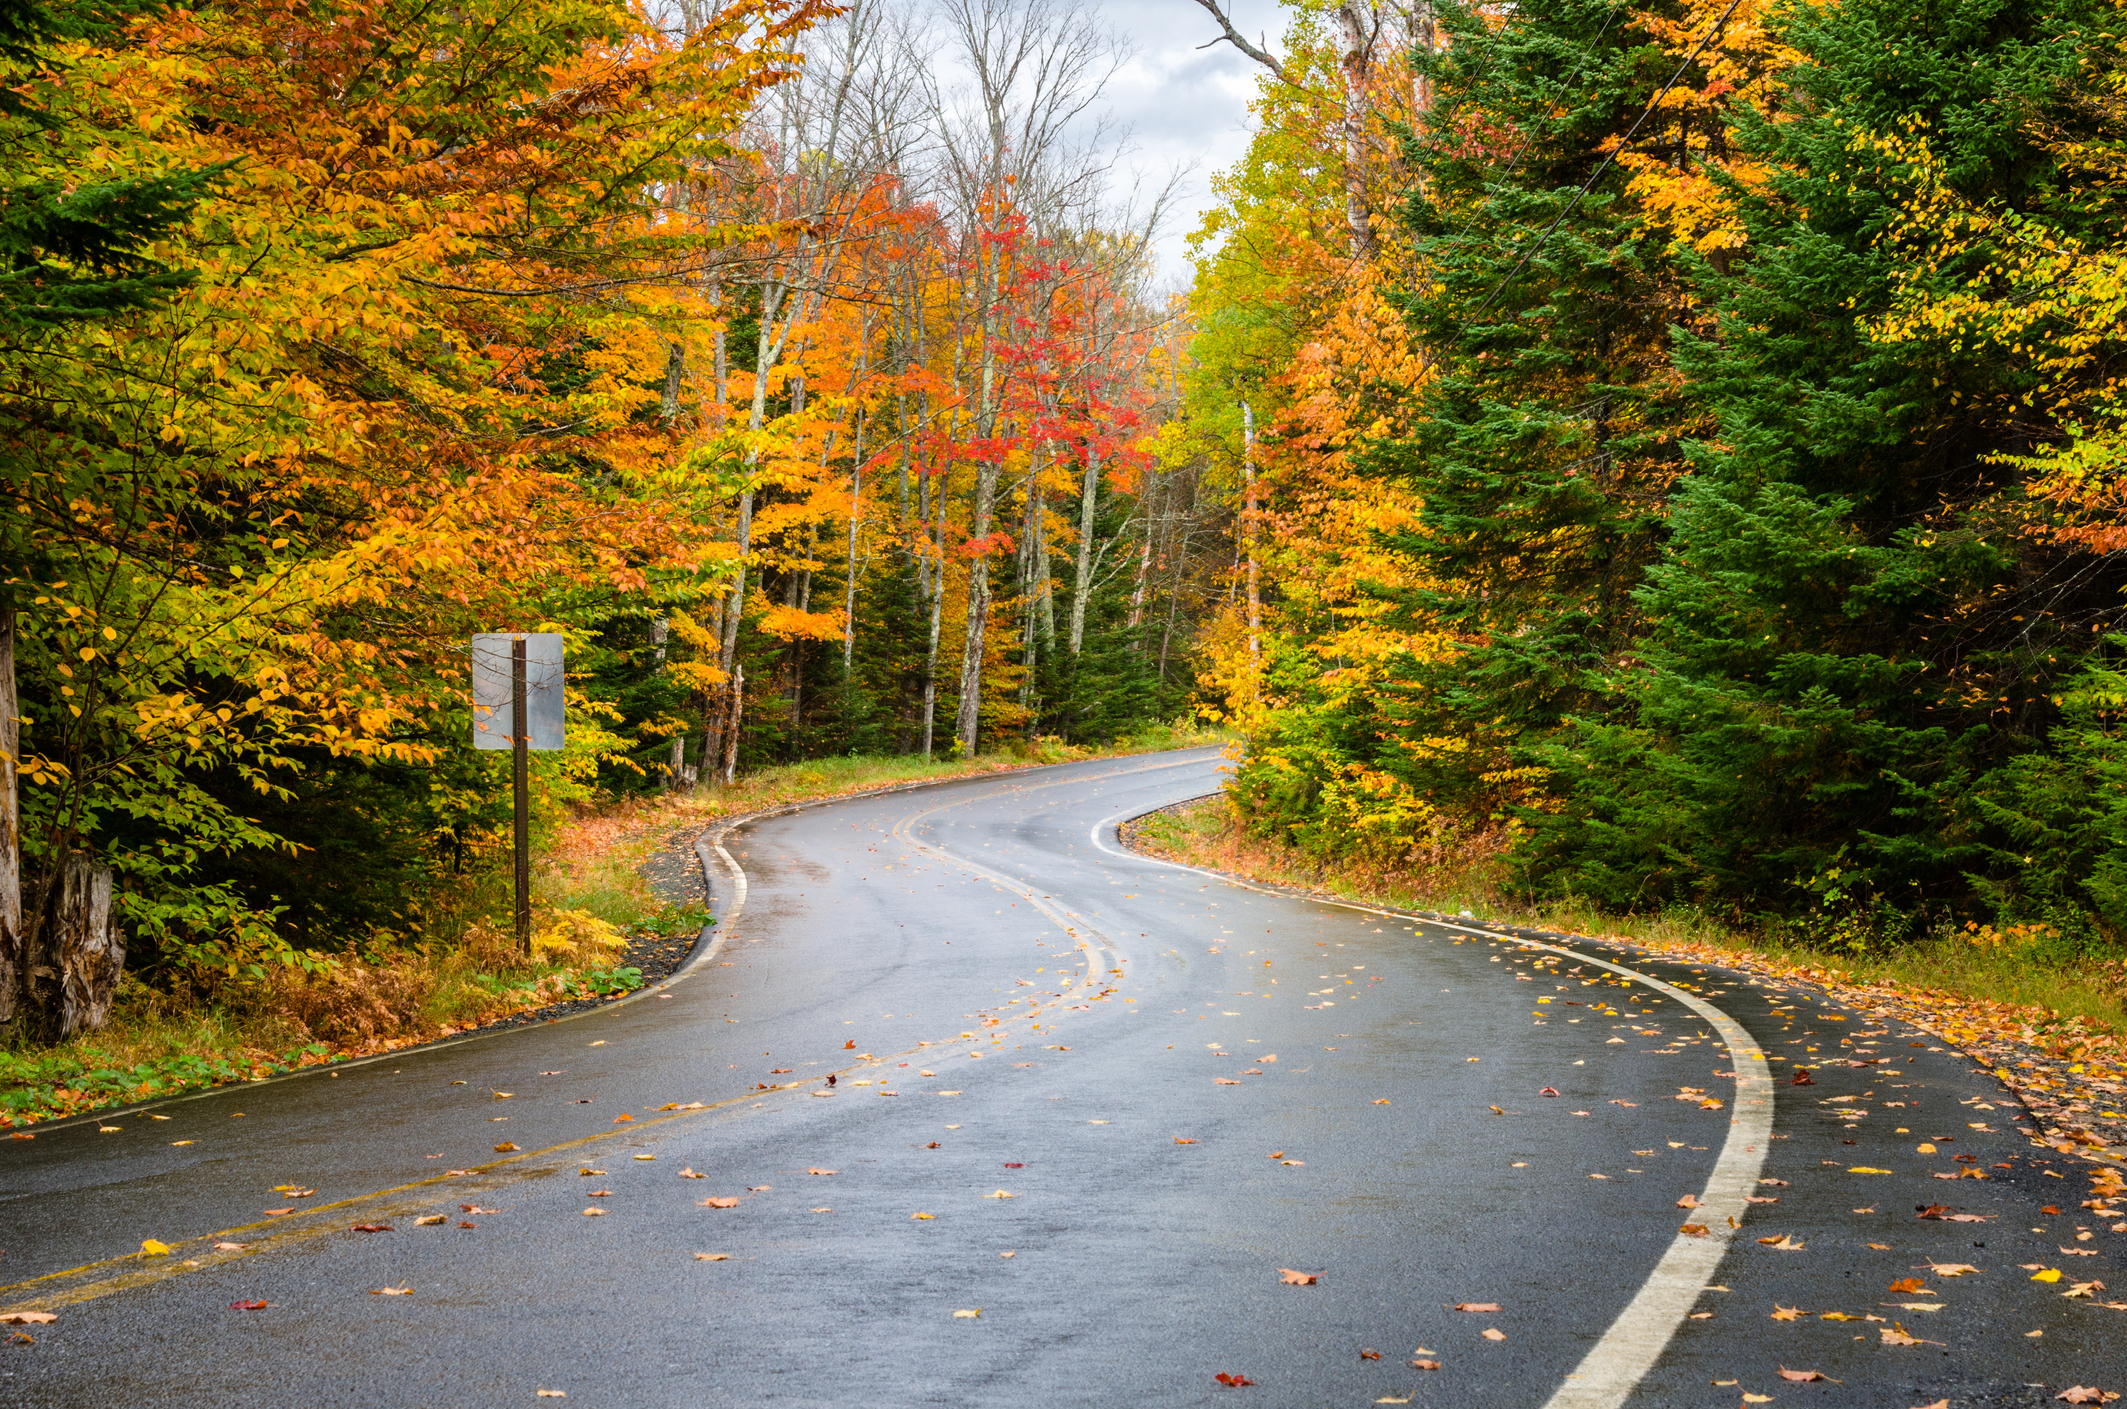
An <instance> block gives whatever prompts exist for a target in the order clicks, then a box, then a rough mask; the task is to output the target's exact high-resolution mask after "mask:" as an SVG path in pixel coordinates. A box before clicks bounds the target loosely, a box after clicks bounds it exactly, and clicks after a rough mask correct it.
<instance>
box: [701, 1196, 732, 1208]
mask: <svg viewBox="0 0 2127 1409" xmlns="http://www.w3.org/2000/svg"><path fill="white" fill-rule="evenodd" d="M695 1202H696V1203H697V1204H699V1205H700V1206H701V1207H703V1208H737V1207H738V1206H739V1201H738V1200H737V1199H735V1198H715V1199H696V1200H695Z"/></svg>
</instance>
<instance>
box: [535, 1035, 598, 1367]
mask: <svg viewBox="0 0 2127 1409" xmlns="http://www.w3.org/2000/svg"><path fill="white" fill-rule="evenodd" d="M591 1045H592V1046H593V1047H603V1046H605V1043H603V1042H593V1043H592V1044H591ZM539 1397H540V1398H541V1399H567V1398H568V1397H569V1392H568V1391H567V1390H565V1389H543V1390H541V1391H539Z"/></svg>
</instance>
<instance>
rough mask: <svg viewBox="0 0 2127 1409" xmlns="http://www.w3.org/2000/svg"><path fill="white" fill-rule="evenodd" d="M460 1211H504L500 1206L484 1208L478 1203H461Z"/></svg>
mask: <svg viewBox="0 0 2127 1409" xmlns="http://www.w3.org/2000/svg"><path fill="white" fill-rule="evenodd" d="M458 1212H460V1213H500V1212H502V1210H501V1209H499V1208H482V1207H481V1206H480V1205H478V1204H459V1205H458Z"/></svg>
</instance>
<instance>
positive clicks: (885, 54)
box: [0, 0, 1235, 1017]
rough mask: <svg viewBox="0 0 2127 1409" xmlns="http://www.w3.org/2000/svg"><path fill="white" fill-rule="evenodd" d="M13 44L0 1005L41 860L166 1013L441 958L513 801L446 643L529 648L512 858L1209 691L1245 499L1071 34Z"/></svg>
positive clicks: (873, 10) (733, 29) (82, 32)
mask: <svg viewBox="0 0 2127 1409" xmlns="http://www.w3.org/2000/svg"><path fill="white" fill-rule="evenodd" d="M6 15H7V17H8V18H7V24H8V26H9V27H8V28H7V30H6V31H5V35H6V44H7V47H6V49H5V51H4V53H0V62H5V63H6V64H7V65H8V66H9V70H10V72H9V78H8V84H9V86H8V87H7V88H6V89H4V90H0V97H4V99H5V101H4V105H0V148H4V151H5V158H4V162H0V166H4V169H5V171H6V172H7V173H8V174H7V176H6V178H5V181H6V186H5V189H4V191H0V232H4V235H0V238H4V240H5V242H6V246H7V249H8V251H9V254H8V258H9V260H10V272H9V273H8V274H7V275H6V276H5V283H4V284H0V300H4V302H0V379H4V382H5V387H6V390H5V393H4V395H0V466H4V469H0V474H4V481H5V485H6V492H7V496H8V501H9V503H10V504H11V506H12V509H13V512H12V513H10V514H9V515H8V516H7V519H6V527H5V529H4V530H0V531H4V533H5V546H4V549H0V551H4V552H5V554H6V558H7V562H6V573H5V577H6V589H7V592H8V594H9V601H8V603H7V608H6V609H7V612H8V617H7V628H6V631H5V633H4V634H5V635H6V637H7V639H8V641H9V642H10V654H11V663H12V669H11V672H9V673H10V674H11V676H12V678H13V680H14V681H15V688H16V691H17V703H15V704H14V705H12V706H10V707H9V708H7V709H6V710H5V713H7V714H8V715H9V716H11V717H14V718H17V719H19V720H20V729H19V741H17V740H13V739H10V740H9V741H8V742H9V745H10V746H9V748H8V753H9V756H10V757H9V763H10V774H9V777H8V779H7V783H8V787H7V789H6V792H7V795H8V797H9V798H10V800H12V799H14V798H15V797H16V796H17V795H18V793H17V789H18V787H19V798H20V803H19V813H18V814H14V815H12V816H11V818H10V821H11V823H12V824H13V825H14V826H15V827H18V828H19V836H20V849H19V855H20V858H21V860H20V865H21V868H22V872H21V874H22V881H23V883H22V885H21V889H22V892H23V893H24V894H25V896H26V900H25V901H24V903H23V906H22V909H21V911H19V912H18V913H17V914H15V915H14V916H12V917H10V918H8V920H7V921H6V924H5V928H6V929H7V930H9V931H10V932H11V933H10V934H9V936H8V938H9V939H10V940H11V941H13V944H14V948H15V950H16V953H14V954H10V953H8V952H6V950H7V949H8V946H7V945H0V961H4V962H0V970H6V969H8V968H10V967H11V966H13V961H14V959H15V958H17V957H20V958H22V964H21V965H20V967H22V969H23V973H22V975H19V976H17V975H11V974H10V973H7V972H0V993H6V994H7V995H8V999H9V1000H11V999H12V997H13V992H14V990H15V988H16V987H17V986H18V983H19V984H20V985H22V986H24V991H25V994H26V996H27V997H29V998H30V999H31V1000H32V1001H31V1002H29V1003H28V1004H27V1005H26V1012H28V1013H29V1015H30V1016H31V1017H35V1016H37V1015H38V1014H42V1013H45V1012H46V1011H47V1010H48V1009H50V1007H51V1005H52V1002H53V1001H55V1000H53V998H52V996H51V995H45V996H43V997H39V996H38V995H37V994H35V993H32V992H29V990H30V989H32V988H34V987H35V985H33V984H31V983H30V980H29V978H28V974H29V973H30V972H32V971H33V969H34V968H35V966H34V965H32V964H31V961H30V959H29V958H28V957H25V956H26V955H27V953H28V951H23V950H21V948H20V946H21V944H22V943H23V942H24V940H23V936H24V934H25V931H27V934H28V937H29V941H30V942H34V940H35V936H36V934H37V932H38V931H39V927H40V925H42V927H43V929H44V930H47V931H55V930H56V928H58V927H63V926H62V925H61V921H60V919H59V915H60V911H61V910H62V909H64V908H65V906H66V905H67V904H70V903H72V902H67V901H65V899H64V897H65V896H66V895H69V894H73V893H74V891H70V890H69V887H70V886H73V885H74V883H73V882H72V881H70V880H69V879H68V878H69V877H70V876H73V875H74V874H75V873H74V871H70V870H69V865H73V866H74V867H76V869H78V870H79V871H80V875H81V876H82V877H84V878H88V879H84V880H83V881H82V885H81V886H74V890H78V891H80V892H81V894H82V895H87V894H88V891H89V890H91V889H93V885H92V884H91V881H93V879H94V877H96V876H98V875H102V876H104V877H105V878H106V880H105V882H104V883H105V884H107V885H109V886H110V892H109V895H110V898H109V902H108V903H109V905H110V907H111V908H110V914H111V917H112V919H113V921H114V922H115V924H116V926H117V927H118V929H119V931H120V932H122V933H123V935H124V937H125V942H126V945H127V957H126V965H127V969H128V971H129V972H132V973H137V974H141V975H144V976H146V978H147V981H149V982H150V983H153V984H161V985H165V986H174V987H175V988H178V989H190V990H195V991H196V990H200V989H202V988H206V989H213V988H215V987H217V986H226V985H228V984H230V983H238V984H241V983H243V982H247V981H263V980H265V979H267V978H268V977H270V976H271V975H272V974H273V973H274V972H276V971H279V970H285V969H296V970H307V971H313V972H315V971H317V970H319V969H320V968H321V967H329V966H330V965H331V964H332V963H333V962H334V956H335V955H341V954H349V953H356V952H359V953H363V954H368V955H370V956H371V957H372V958H374V957H376V956H378V955H380V954H389V953H390V952H391V951H393V950H394V949H398V948H403V947H404V946H408V945H412V946H415V947H417V948H418V947H419V946H422V945H425V944H427V943H429V942H430V941H432V940H434V939H435V938H436V937H437V936H438V935H439V934H441V933H443V932H444V931H445V930H448V929H450V928H451V927H452V926H457V927H458V928H462V927H463V923H462V922H463V921H464V920H465V919H466V918H467V917H466V915H465V914H464V913H463V912H464V908H465V907H464V905H463V904H462V903H461V902H462V901H463V900H464V898H465V893H466V887H467V886H468V885H471V884H473V883H474V882H475V881H476V880H477V879H478V878H480V877H482V876H486V875H492V873H493V872H494V871H495V870H496V868H497V867H498V866H506V864H507V851H508V845H509V842H508V837H509V825H510V824H509V818H510V809H511V801H510V798H511V790H510V780H509V774H508V769H507V758H506V757H499V758H498V756H496V755H494V754H482V753H479V752H476V751H475V750H474V749H473V747H472V746H471V733H472V719H471V706H472V701H471V699H470V698H469V687H470V680H469V671H468V649H469V641H470V638H471V636H472V635H473V634H474V633H476V632H483V631H533V630H538V631H548V632H559V633H561V634H562V635H563V636H564V637H565V639H566V648H567V664H568V670H569V681H570V682H569V704H568V725H569V728H568V745H567V747H566V749H565V750H563V751H560V752H556V753H540V754H537V755H535V756H534V759H533V778H532V783H533V788H532V791H533V792H534V794H535V797H534V809H535V812H536V813H537V814H538V819H539V823H540V829H541V834H542V835H543V836H549V837H550V836H551V835H552V830H553V825H554V823H555V821H556V819H557V818H559V817H561V816H563V815H565V814H567V813H569V812H570V811H571V809H581V808H584V807H591V806H595V805H598V804H600V803H601V802H602V801H604V802H610V801H611V800H613V799H616V798H625V797H627V796H629V795H631V794H641V793H644V792H646V791H655V790H660V789H674V788H683V789H692V788H697V787H701V788H714V787H716V786H718V785H721V784H728V783H730V782H732V781H733V780H734V778H736V777H743V776H744V775H746V773H747V772H748V771H749V770H752V769H755V768H758V767H760V766H763V765H767V764H773V763H783V762H789V761H791V760H798V759H806V758H815V757H825V756H838V757H840V756H848V755H851V754H858V755H881V754H884V755H917V756H922V757H936V758H940V759H946V758H958V757H966V756H969V755H972V754H974V753H976V752H977V751H979V750H984V749H997V748H1000V747H1006V746H1010V745H1013V744H1015V743H1017V744H1021V745H1040V744H1042V743H1043V742H1044V741H1046V742H1048V743H1051V744H1062V745H1065V746H1069V745H1073V744H1081V743H1097V744H1107V743H1109V742H1111V741H1112V740H1113V739H1114V738H1115V737H1116V736H1118V735H1121V734H1125V733H1128V732H1129V731H1130V730H1131V729H1133V728H1136V727H1138V726H1141V725H1144V724H1145V723H1147V722H1148V721H1155V720H1164V719H1171V718H1174V717H1178V716H1185V715H1188V714H1189V713H1190V712H1191V710H1192V708H1193V702H1194V701H1195V698H1196V693H1197V687H1196V682H1195V678H1194V677H1195V660H1196V657H1195V651H1196V641H1197V636H1198V632H1199V626H1200V624H1201V622H1202V621H1203V620H1205V619H1206V618H1207V616H1208V615H1209V614H1210V613H1211V612H1212V611H1213V610H1214V609H1215V606H1216V604H1217V602H1218V600H1219V599H1220V597H1221V596H1222V594H1223V595H1226V596H1230V595H1231V594H1232V592H1233V590H1234V588H1233V586H1232V574H1231V573H1230V571H1229V568H1230V553H1231V546H1232V541H1233V539H1232V523H1233V521H1234V517H1235V509H1234V507H1233V502H1232V494H1231V493H1230V488H1229V486H1227V485H1226V483H1225V480H1226V479H1230V477H1231V475H1232V473H1233V469H1232V467H1231V466H1230V465H1226V464H1224V463H1222V462H1217V461H1215V460H1213V459H1212V458H1210V457H1207V456H1206V455H1204V454H1203V453H1201V452H1200V451H1198V450H1193V449H1192V448H1191V447H1188V446H1185V445H1180V444H1178V443H1174V442H1173V441H1172V440H1171V437H1170V436H1169V434H1168V432H1169V429H1170V425H1171V422H1172V421H1173V419H1174V417H1175V415H1176V408H1177V406H1178V404H1179V400H1180V397H1181V395H1182V375H1183V372H1184V369H1185V364H1186V350H1185V349H1186V342H1187V337H1186V323H1187V317H1186V310H1185V309H1183V308H1182V307H1181V306H1180V305H1179V303H1178V301H1177V300H1176V299H1175V298H1173V297H1171V296H1163V295H1160V294H1159V293H1157V292H1156V291H1155V290H1154V289H1153V288H1152V286H1151V280H1150V277H1149V276H1150V266H1149V264H1148V261H1147V258H1146V250H1147V245H1146V232H1147V229H1148V228H1149V226H1150V225H1151V224H1152V223H1154V222H1156V221H1157V219H1158V218H1159V214H1160V211H1159V200H1158V197H1157V194H1156V193H1155V194H1154V195H1153V196H1152V197H1151V198H1149V199H1148V200H1147V201H1145V202H1144V203H1143V207H1144V208H1143V209H1138V208H1137V207H1135V206H1133V204H1132V201H1131V197H1130V193H1128V192H1118V191H1117V190H1115V189H1112V187H1113V180H1112V172H1111V170H1110V165H1111V163H1110V162H1109V160H1108V154H1109V148H1110V146H1112V142H1110V141H1109V139H1108V136H1107V135H1105V134H1104V130H1103V125H1102V122H1101V120H1100V116H1099V113H1098V111H1097V100H1098V97H1099V94H1100V90H1101V86H1102V83H1103V82H1104V80H1105V78H1106V76H1107V75H1108V74H1110V73H1112V72H1113V69H1114V66H1115V64H1116V63H1118V62H1119V58H1118V55H1117V53H1116V51H1115V49H1114V47H1113V45H1112V44H1111V43H1110V42H1109V40H1108V39H1107V38H1105V37H1104V36H1103V35H1102V34H1101V33H1100V31H1099V28H1098V26H1097V25H1096V24H1095V23H1094V22H1093V20H1092V18H1091V17H1090V16H1089V15H1088V14H1086V13H1083V12H1081V11H1079V10H1076V9H1072V8H1069V7H1066V6H1059V5H1052V4H1048V3H1047V0H1031V2H1030V3H1022V0H1011V2H1010V3H1007V0H965V2H964V3H961V2H960V0H955V3H953V4H949V5H946V6H944V7H942V8H939V9H936V10H935V11H934V10H930V9H924V10H922V11H920V12H919V11H916V10H913V9H909V8H908V7H905V6H904V7H902V8H901V9H898V10H892V9H889V8H887V7H885V6H883V5H880V4H876V3H857V4H853V5H847V6H838V5H831V4H828V3H825V0H736V3H732V4H729V5H726V6H723V7H721V8H719V7H715V6H695V5H690V4H682V5H680V6H679V8H678V9H677V10H674V11H671V12H669V13H659V14H652V13H649V12H647V11H643V10H641V9H638V8H634V7H631V6H629V5H627V4H623V3H611V0H529V3H527V2H526V0H475V3H474V4H472V5H471V6H470V7H463V6H461V7H452V8H439V7H434V6H429V5H425V4H420V3H414V2H413V0H378V3H369V2H368V0H361V3H355V4H340V3H337V0H326V3H307V0H265V3H257V4H254V3H249V0H245V2H244V3H238V4H234V5H221V4H210V5H207V6H204V7H201V8H198V9H181V8H178V7H176V6H171V5H164V4H161V3H157V2H156V0H144V2H143V3H136V2H135V0H111V2H110V3H109V4H104V5H98V4H95V3H90V4H84V5H67V6H51V7H45V6H40V5H37V4H30V3H19V0H10V3H9V5H8V7H7V9H6ZM941 54H942V55H947V56H950V58H951V61H952V64H953V65H954V69H953V73H954V75H955V77H954V78H953V81H952V83H951V84H950V85H948V83H947V82H946V80H945V79H944V78H941V77H940V75H939V73H938V72H937V68H938V65H935V64H933V63H932V62H931V59H932V56H934V55H941ZM18 758H19V774H18V773H17V772H16V771H15V761H16V759H18ZM69 858H72V860H71V861H70V860H69ZM84 887H86V889H84ZM446 937H447V936H446ZM4 1015H5V1008H4V1005H0V1017H4Z"/></svg>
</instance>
